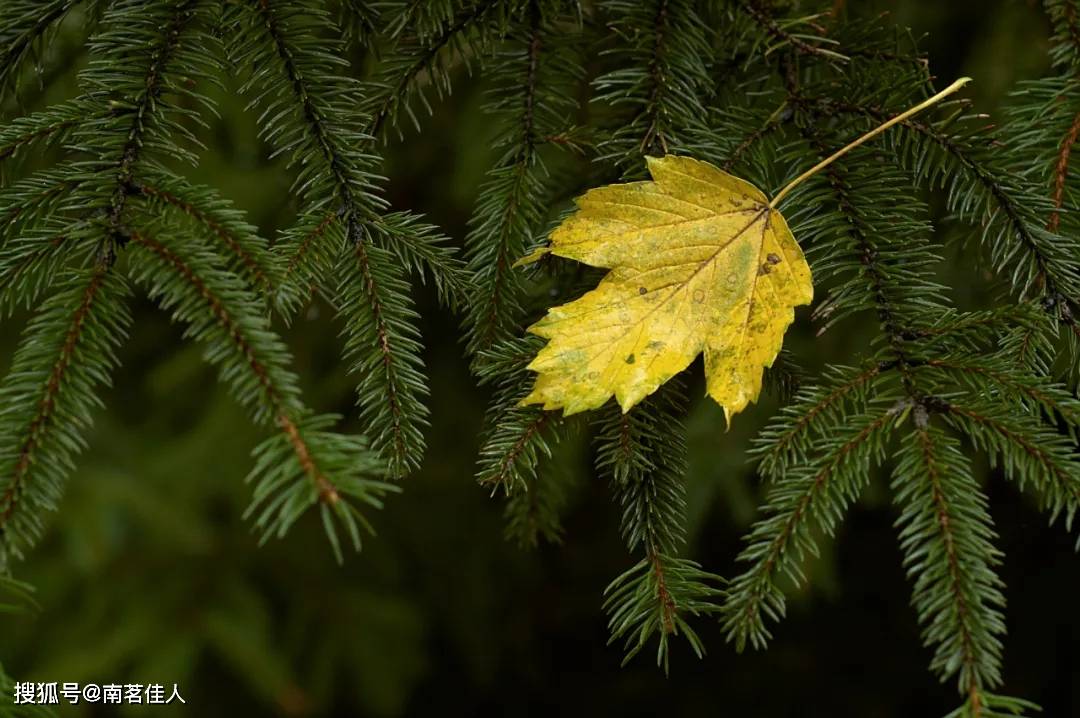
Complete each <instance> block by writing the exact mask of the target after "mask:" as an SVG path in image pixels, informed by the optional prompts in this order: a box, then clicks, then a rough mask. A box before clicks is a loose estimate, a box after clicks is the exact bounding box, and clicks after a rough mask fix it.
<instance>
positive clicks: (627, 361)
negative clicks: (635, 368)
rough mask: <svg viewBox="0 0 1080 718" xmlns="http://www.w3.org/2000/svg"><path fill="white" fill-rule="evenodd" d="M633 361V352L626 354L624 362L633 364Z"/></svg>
mask: <svg viewBox="0 0 1080 718" xmlns="http://www.w3.org/2000/svg"><path fill="white" fill-rule="evenodd" d="M634 361H635V359H634V355H633V354H630V355H628V356H627V357H626V363H627V364H633V363H634Z"/></svg>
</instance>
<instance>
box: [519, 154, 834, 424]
mask: <svg viewBox="0 0 1080 718" xmlns="http://www.w3.org/2000/svg"><path fill="white" fill-rule="evenodd" d="M647 159H648V165H649V173H650V174H651V175H652V177H653V181H651V182H631V183H628V184H616V185H609V186H607V187H599V188H597V189H593V190H590V191H589V192H587V193H586V194H585V195H584V196H582V197H580V198H579V199H578V200H577V204H578V211H577V212H575V213H574V214H573V215H572V216H570V217H569V218H568V219H567V220H566V221H565V222H563V223H562V224H561V225H560V226H559V227H558V228H557V229H556V230H555V231H554V232H553V233H552V234H551V246H550V248H549V251H550V252H551V253H552V254H555V255H557V256H560V257H568V258H570V259H576V260H578V261H580V262H584V263H585V264H589V265H592V266H594V267H605V268H609V269H611V270H612V271H611V272H609V273H608V275H607V276H606V277H604V279H603V280H602V281H601V282H600V284H599V286H597V288H596V289H594V290H592V291H591V292H589V293H587V294H585V296H583V297H581V298H580V299H578V300H576V301H574V302H571V303H569V304H565V305H563V306H560V307H555V308H553V309H551V310H550V311H549V312H548V314H547V316H546V317H545V318H544V319H542V320H541V321H539V322H537V323H536V324H534V325H533V326H531V327H530V328H529V331H530V332H533V333H534V334H538V335H540V336H542V337H545V338H547V339H550V340H551V341H549V342H548V344H547V346H545V347H544V348H543V349H542V350H541V351H540V352H539V354H537V356H536V358H535V359H534V360H533V361H532V363H531V364H529V368H530V369H533V370H534V371H537V372H539V376H538V377H537V378H536V384H535V386H534V387H533V391H532V393H531V394H529V396H528V397H526V398H525V400H524V402H523V403H526V404H542V405H543V406H544V408H545V409H555V408H562V409H563V410H564V412H565V413H567V414H573V413H575V412H579V411H584V410H587V409H595V408H597V407H599V406H601V405H603V404H604V403H605V402H606V401H607V400H608V399H609V398H610V397H611V396H612V395H614V396H615V398H616V399H617V400H618V402H619V405H620V406H622V408H623V411H627V410H628V409H630V407H632V406H633V405H634V404H636V403H637V402H639V401H641V400H642V399H643V398H645V397H646V396H648V395H649V394H651V393H652V392H653V391H655V390H656V389H657V387H659V386H660V385H661V384H662V383H664V382H665V381H667V380H668V379H669V378H671V377H672V376H674V375H675V374H677V373H679V372H680V371H682V370H683V369H685V368H686V367H687V366H688V365H689V364H690V362H692V361H693V360H694V359H695V358H696V357H697V356H698V355H699V354H701V353H704V354H705V374H706V378H707V382H708V391H709V394H710V395H711V396H712V397H713V398H714V399H716V401H717V402H718V403H719V404H720V405H721V406H723V407H724V411H725V413H726V414H727V416H728V417H730V416H731V415H733V414H735V413H736V412H738V411H741V410H742V409H743V408H745V407H746V405H747V403H749V402H750V401H753V400H755V399H757V396H758V394H759V392H760V391H761V373H762V369H763V367H766V366H769V365H771V364H772V362H773V360H774V359H775V358H776V355H777V353H778V352H779V351H780V345H781V342H782V341H783V337H784V332H785V331H786V330H787V327H788V325H790V324H791V322H792V321H793V320H794V316H795V314H794V307H795V306H798V305H800V304H808V303H809V302H810V300H811V299H812V297H813V285H812V284H811V280H810V267H809V266H807V264H806V260H805V259H804V258H803V253H802V250H800V249H799V245H798V244H797V243H796V242H795V238H794V237H793V236H792V234H791V231H790V230H789V229H788V227H787V223H786V222H784V218H783V217H782V216H781V215H780V213H779V212H778V211H776V210H775V209H773V208H772V207H770V206H769V200H768V199H767V198H766V197H765V195H764V194H762V192H761V191H760V190H758V189H757V188H756V187H754V186H753V185H752V184H750V183H749V182H746V181H744V180H741V179H739V178H737V177H734V176H732V175H730V174H728V173H726V172H724V171H722V170H720V169H717V168H716V167H713V166H712V165H710V164H708V163H707V162H700V161H698V160H694V159H690V158H689V157H678V156H674V155H668V156H667V157H663V158H655V157H649V158H647Z"/></svg>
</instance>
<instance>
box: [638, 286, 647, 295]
mask: <svg viewBox="0 0 1080 718" xmlns="http://www.w3.org/2000/svg"><path fill="white" fill-rule="evenodd" d="M647 291H649V290H648V289H646V288H645V287H638V288H637V293H638V294H645V292H647Z"/></svg>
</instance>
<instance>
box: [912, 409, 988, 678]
mask: <svg viewBox="0 0 1080 718" xmlns="http://www.w3.org/2000/svg"><path fill="white" fill-rule="evenodd" d="M893 489H894V492H895V493H894V498H895V501H896V503H897V504H899V505H900V506H902V510H901V515H900V519H899V521H898V525H899V526H900V527H901V531H900V543H901V548H902V549H903V550H904V554H905V558H904V564H905V567H906V569H907V572H908V576H909V577H910V578H911V579H912V580H913V581H914V589H913V594H914V598H913V604H914V606H915V608H916V610H917V611H918V613H919V622H920V623H921V624H923V635H924V639H925V640H926V641H927V643H930V644H936V650H935V655H934V660H933V662H932V663H931V668H932V669H933V670H935V671H937V672H938V673H939V674H940V675H941V677H942V678H943V679H945V678H948V677H951V676H954V675H955V676H956V678H957V680H958V684H959V688H960V691H961V693H962V694H965V695H970V696H977V695H978V694H979V693H980V692H981V690H982V689H984V688H987V687H994V686H996V685H998V684H1000V683H1001V675H1000V673H1001V640H1000V636H1001V635H1002V634H1003V633H1004V632H1005V622H1004V617H1003V616H1002V614H1001V609H1002V608H1003V607H1004V605H1005V598H1004V596H1003V595H1002V593H1001V587H1002V585H1003V584H1002V582H1001V579H1000V578H998V577H997V575H996V574H995V573H994V571H993V567H994V566H995V565H996V564H998V563H999V562H1000V557H1001V552H1000V551H999V550H998V549H996V548H995V547H994V546H993V543H992V541H993V539H994V538H995V537H996V536H995V534H994V531H993V528H992V524H991V521H990V516H989V514H988V513H987V511H986V504H987V500H986V497H985V496H984V495H983V493H982V491H981V490H980V488H979V486H978V484H977V483H976V482H975V480H974V479H973V478H972V476H971V466H970V464H969V462H968V461H967V460H966V459H965V457H964V456H963V454H962V453H960V450H959V446H958V444H957V442H956V441H955V440H953V439H951V438H949V437H946V436H945V435H944V434H943V433H941V431H940V430H938V429H936V428H934V427H931V426H929V425H928V424H927V422H926V420H925V419H921V418H919V417H916V420H915V427H914V430H913V432H912V434H910V435H909V436H908V437H906V438H905V439H904V440H903V441H902V442H901V448H900V452H899V455H898V463H897V466H896V468H895V471H894V477H893Z"/></svg>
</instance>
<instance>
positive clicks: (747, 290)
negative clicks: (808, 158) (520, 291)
mask: <svg viewBox="0 0 1080 718" xmlns="http://www.w3.org/2000/svg"><path fill="white" fill-rule="evenodd" d="M968 81H969V78H962V79H960V80H957V81H956V82H954V83H953V84H952V85H950V86H949V87H948V88H946V89H945V90H942V91H941V92H939V93H938V94H936V95H934V96H933V97H930V98H928V99H927V100H924V101H923V102H921V103H920V104H918V105H916V106H915V107H913V108H911V109H909V110H907V111H906V112H903V113H901V114H899V115H897V116H896V117H893V118H892V119H890V120H889V121H887V122H885V123H883V124H882V125H880V126H879V127H877V128H875V129H874V130H872V131H870V132H868V133H867V134H865V135H863V136H862V137H860V138H859V139H857V140H855V141H854V142H852V143H850V144H848V145H847V146H845V147H844V148H842V149H840V150H839V151H837V152H836V153H834V154H833V155H831V156H830V157H828V158H826V159H824V160H822V161H821V162H819V163H818V164H817V165H815V166H814V167H812V168H811V169H809V170H807V171H806V172H804V173H803V174H801V175H799V176H798V177H797V178H795V179H794V180H793V181H792V182H790V183H789V184H788V185H787V186H786V187H784V188H783V189H782V190H780V192H778V193H777V194H776V196H775V197H773V199H772V200H771V201H770V200H769V199H768V198H767V197H766V196H765V195H764V194H763V193H762V192H761V191H760V190H759V189H757V188H756V187H754V186H753V185H752V184H750V183H749V182H746V181H745V180H742V179H739V178H738V177H735V176H733V175H730V174H728V173H727V172H724V171H722V170H720V169H719V168H717V167H714V166H713V165H711V164H709V163H707V162H701V161H698V160H695V159H691V158H689V157H680V156H675V155H668V156H666V157H661V158H656V157H648V158H646V160H647V161H648V167H649V173H650V174H651V175H652V181H645V182H630V183H626V184H615V185H608V186H606V187H599V188H596V189H593V190H590V191H588V192H586V193H585V195H583V196H582V197H580V198H578V200H577V205H578V209H577V211H576V212H575V213H574V214H572V215H571V216H570V217H568V218H567V219H566V220H565V221H564V222H563V223H562V224H561V225H559V227H558V228H556V229H555V231H554V232H552V234H551V238H550V240H551V243H550V246H548V247H544V248H541V249H539V250H536V251H534V252H532V253H531V254H529V255H528V256H526V257H524V258H523V259H522V260H520V261H519V262H518V264H526V263H530V262H533V261H536V260H537V259H539V258H540V257H541V256H543V255H544V254H547V253H551V254H554V255H557V256H560V257H567V258H570V259H575V260H577V261H579V262H583V263H585V264H589V265H592V266H594V267H603V268H606V269H610V270H611V271H610V272H609V273H608V274H607V276H605V277H604V279H603V280H601V282H600V284H599V285H598V286H597V287H596V289H594V290H592V291H590V292H588V293H586V294H585V295H584V296H582V297H581V298H580V299H577V300H575V301H573V302H570V303H569V304H564V305H562V306H558V307H554V308H552V309H550V310H549V311H548V313H547V316H545V317H544V318H543V319H542V320H540V321H539V322H537V323H536V324H533V325H532V326H531V327H529V331H530V332H532V333H533V334H537V335H539V336H542V337H544V338H546V339H548V340H549V341H548V343H547V345H546V346H544V348H543V349H541V350H540V351H539V353H537V355H536V358H535V359H533V361H532V362H531V363H530V364H529V369H531V370H533V371H535V372H537V377H536V383H535V384H534V386H533V389H532V392H531V393H530V394H529V395H528V396H526V397H525V398H524V399H523V400H522V402H521V403H522V404H541V405H542V406H543V407H544V408H545V409H560V408H561V409H562V410H563V412H564V413H565V414H574V413H577V412H580V411H586V410H588V409H595V408H597V407H600V406H602V405H603V404H604V403H605V402H607V400H608V399H609V398H611V397H612V396H614V397H615V398H616V400H617V401H618V402H619V405H620V406H621V407H622V410H623V411H624V412H626V411H629V409H630V408H631V407H632V406H634V404H636V403H638V402H639V401H641V400H642V399H644V398H645V397H646V396H648V395H649V394H651V393H652V392H654V391H656V389H657V388H658V387H659V386H660V385H661V384H663V383H664V382H666V381H667V380H668V379H670V378H671V377H672V376H674V375H675V374H677V373H679V372H680V371H682V370H683V369H685V368H686V367H687V366H688V365H689V364H690V363H691V362H692V361H693V360H694V359H695V358H697V356H698V355H699V354H704V355H705V378H706V384H707V390H708V393H709V395H710V396H712V397H713V398H714V399H715V400H716V401H717V403H719V404H720V406H722V407H723V409H724V415H725V417H726V418H727V420H728V422H729V423H730V420H731V417H732V416H733V415H734V414H736V413H737V412H739V411H742V410H743V409H745V408H746V406H747V404H749V403H750V402H751V401H756V400H757V398H758V395H759V394H760V393H761V379H762V372H763V371H764V368H765V367H768V366H771V365H772V363H773V361H774V360H775V359H776V355H777V354H778V353H779V352H780V346H781V344H782V343H783V339H784V332H785V331H787V328H788V326H790V325H791V323H792V321H793V320H794V317H795V313H794V308H795V307H796V306H799V305H802V304H809V303H810V301H811V299H812V298H813V284H812V282H811V277H810V267H809V266H808V265H807V264H806V259H805V258H804V257H803V253H802V250H801V249H800V248H799V245H798V243H797V242H796V241H795V237H794V236H792V234H791V230H790V229H788V226H787V223H786V222H785V221H784V218H783V216H781V214H780V212H778V211H777V209H776V206H777V205H778V204H779V202H780V200H781V199H783V197H784V196H786V195H787V194H788V193H789V192H790V191H791V190H792V188H794V187H795V186H796V185H798V184H799V183H800V182H802V181H804V180H805V179H806V178H808V177H810V176H812V175H813V174H814V173H816V172H818V171H820V170H821V169H822V168H823V167H825V166H826V165H828V164H829V163H831V162H833V161H834V160H836V159H837V158H838V157H841V156H842V155H844V154H845V153H846V152H848V151H849V150H851V149H852V148H854V147H856V146H858V145H860V144H862V143H864V142H866V141H867V140H869V139H870V138H871V137H874V136H875V135H877V134H880V133H881V132H884V131H885V130H886V129H888V128H889V127H891V126H893V125H895V124H897V123H898V122H902V121H903V120H905V119H907V118H908V117H910V116H911V115H913V114H915V113H916V112H920V111H921V110H923V109H925V108H927V107H929V106H930V105H932V104H934V103H935V102H937V101H939V100H941V99H942V98H943V97H945V96H946V95H949V94H951V93H953V92H955V91H956V90H958V89H959V88H960V87H962V86H963V85H964V84H966V83H967V82H968Z"/></svg>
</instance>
